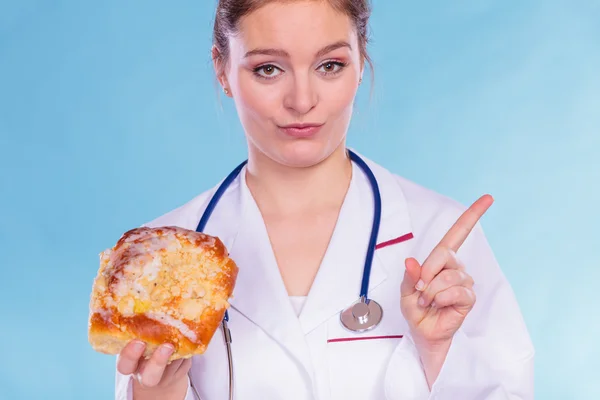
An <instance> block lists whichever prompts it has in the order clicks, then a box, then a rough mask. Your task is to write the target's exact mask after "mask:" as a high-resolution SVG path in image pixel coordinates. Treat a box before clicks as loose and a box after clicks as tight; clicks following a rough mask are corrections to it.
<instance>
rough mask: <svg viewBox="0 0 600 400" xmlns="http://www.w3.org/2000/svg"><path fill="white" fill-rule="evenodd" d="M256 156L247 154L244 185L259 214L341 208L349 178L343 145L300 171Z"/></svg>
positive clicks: (350, 174) (261, 156)
mask: <svg viewBox="0 0 600 400" xmlns="http://www.w3.org/2000/svg"><path fill="white" fill-rule="evenodd" d="M258 153H259V152H258V151H251V152H250V155H249V158H248V167H247V174H246V182H247V184H248V188H249V189H250V192H251V193H252V196H253V197H254V199H255V201H256V202H257V204H258V206H259V208H260V209H261V210H264V211H266V212H268V213H270V214H271V213H275V214H280V215H281V214H295V213H302V212H306V211H308V210H312V211H315V210H322V209H324V208H330V207H335V208H339V207H341V205H342V202H343V200H344V197H345V196H346V192H347V191H348V186H349V185H350V180H351V178H352V165H351V161H350V159H349V157H348V155H347V153H346V147H345V145H344V143H342V144H341V145H340V146H339V147H338V148H337V149H336V150H335V151H334V152H333V153H332V154H331V155H330V156H329V157H327V158H326V159H325V160H323V161H321V162H320V163H318V164H316V165H314V166H311V167H304V168H297V167H289V166H285V165H282V164H279V163H277V162H275V161H273V160H271V159H270V158H268V157H266V156H264V155H263V154H258Z"/></svg>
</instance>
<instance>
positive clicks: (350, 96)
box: [322, 79, 356, 118]
mask: <svg viewBox="0 0 600 400" xmlns="http://www.w3.org/2000/svg"><path fill="white" fill-rule="evenodd" d="M355 95H356V88H355V85H354V81H353V80H351V79H349V80H344V82H341V81H340V82H339V83H338V84H337V85H335V87H334V88H331V89H330V90H327V91H326V92H325V93H324V94H323V97H322V98H323V100H325V101H323V103H324V104H326V105H327V108H328V112H329V114H330V115H331V116H332V117H334V118H335V117H336V116H338V117H340V118H347V117H349V115H350V114H351V113H352V109H353V105H354V97H355Z"/></svg>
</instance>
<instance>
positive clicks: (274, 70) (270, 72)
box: [254, 64, 281, 78]
mask: <svg viewBox="0 0 600 400" xmlns="http://www.w3.org/2000/svg"><path fill="white" fill-rule="evenodd" d="M279 72H281V70H280V69H279V68H278V67H276V66H274V65H271V64H265V65H261V66H260V67H257V68H255V69H254V73H255V74H256V75H258V76H259V77H261V78H275V77H276V76H277V75H278V73H279Z"/></svg>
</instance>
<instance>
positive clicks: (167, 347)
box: [160, 344, 174, 356]
mask: <svg viewBox="0 0 600 400" xmlns="http://www.w3.org/2000/svg"><path fill="white" fill-rule="evenodd" d="M173 350H174V347H173V345H170V344H165V345H163V346H161V347H160V352H161V354H163V355H165V356H170V355H171V353H172V352H173Z"/></svg>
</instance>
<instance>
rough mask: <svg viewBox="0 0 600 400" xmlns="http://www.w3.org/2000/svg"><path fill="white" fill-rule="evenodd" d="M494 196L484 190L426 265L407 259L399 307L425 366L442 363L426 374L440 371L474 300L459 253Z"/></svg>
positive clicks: (434, 373)
mask: <svg viewBox="0 0 600 400" xmlns="http://www.w3.org/2000/svg"><path fill="white" fill-rule="evenodd" d="M493 201H494V200H493V198H492V197H491V196H489V195H485V196H482V197H481V198H479V199H478V200H477V201H476V202H475V203H473V205H471V207H469V208H468V209H467V211H465V212H464V213H463V214H462V215H461V216H460V218H459V219H458V220H457V221H456V223H455V224H454V225H453V226H452V228H450V230H449V231H448V232H447V233H446V235H445V236H444V237H443V239H442V240H441V241H440V243H439V244H438V245H437V246H436V247H435V248H434V249H433V251H432V252H431V254H430V255H429V257H427V259H426V260H425V262H423V265H422V266H421V265H419V262H418V261H417V260H415V259H414V258H409V259H407V260H406V271H405V274H404V279H403V281H402V286H401V301H400V303H401V309H402V314H403V315H404V318H405V319H406V321H407V322H408V325H409V328H410V331H411V334H412V337H413V340H414V342H415V345H416V346H417V349H418V351H419V354H420V355H421V359H422V361H423V363H424V364H425V367H426V370H427V367H428V365H427V364H439V365H431V369H433V372H431V371H430V372H431V373H430V374H428V378H431V375H433V376H437V374H438V373H439V368H441V364H442V363H443V360H444V359H445V356H446V353H447V352H448V349H449V347H450V343H451V341H452V337H453V336H454V333H455V332H456V331H457V330H458V329H459V328H460V326H461V325H462V323H463V321H464V319H465V317H466V316H467V314H468V313H469V312H470V311H471V309H472V308H473V305H474V304H475V293H474V292H473V279H472V278H471V276H469V274H467V273H466V272H465V268H464V266H463V265H462V264H461V263H460V261H459V260H458V258H457V257H456V252H457V251H458V249H459V248H460V246H461V245H462V244H463V242H464V241H465V240H466V238H467V236H468V235H469V233H470V232H471V230H472V229H473V228H474V227H475V225H476V224H477V222H478V221H479V219H480V218H481V217H482V216H483V214H484V213H485V212H486V211H487V210H488V208H489V207H490V206H491V205H492V203H493ZM438 367H439V368H438ZM436 370H437V371H436ZM426 372H427V371H426ZM433 380H434V379H433Z"/></svg>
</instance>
